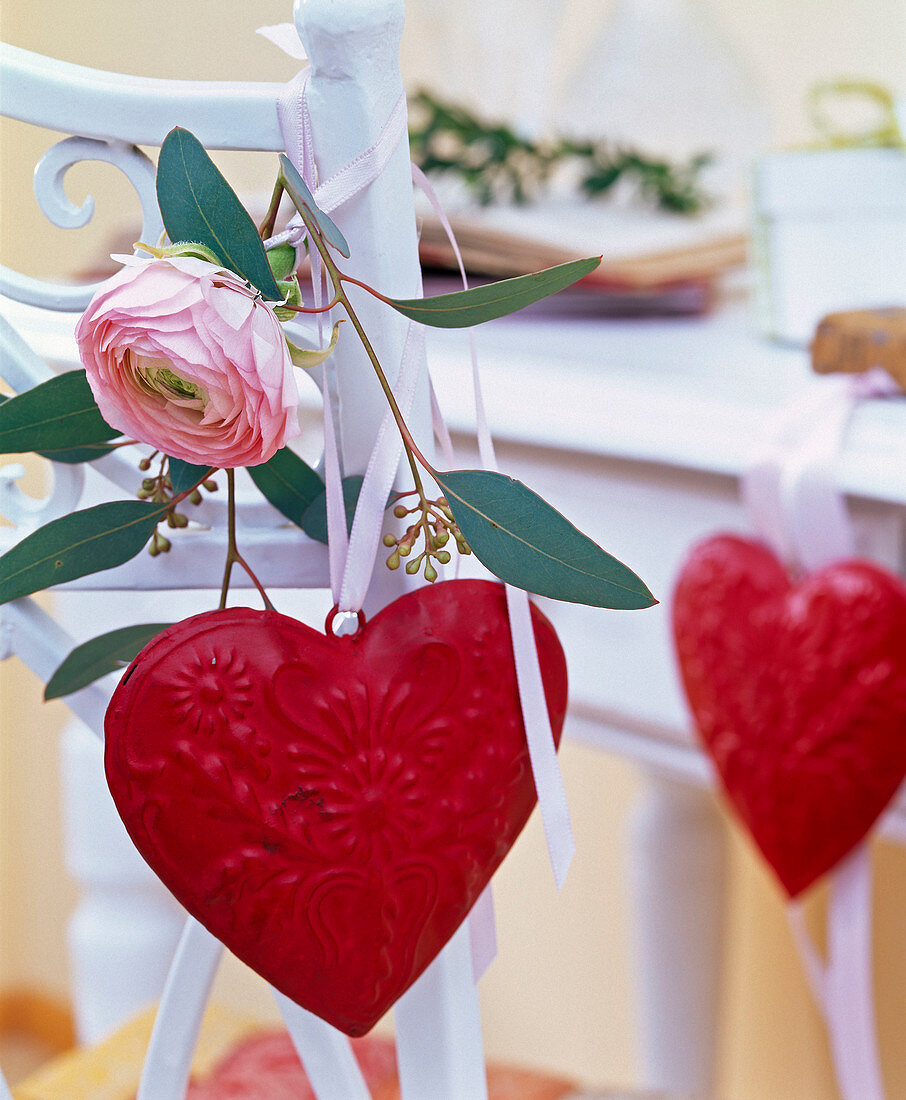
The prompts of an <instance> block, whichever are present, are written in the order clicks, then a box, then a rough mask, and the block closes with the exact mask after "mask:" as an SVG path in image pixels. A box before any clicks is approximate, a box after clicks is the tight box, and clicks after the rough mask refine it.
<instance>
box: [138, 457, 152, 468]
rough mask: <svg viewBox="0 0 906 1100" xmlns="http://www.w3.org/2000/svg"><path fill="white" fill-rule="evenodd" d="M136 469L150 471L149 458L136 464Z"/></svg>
mask: <svg viewBox="0 0 906 1100" xmlns="http://www.w3.org/2000/svg"><path fill="white" fill-rule="evenodd" d="M138 468H139V469H140V470H150V469H151V459H150V458H143V459H142V460H141V462H140V463H139V464H138Z"/></svg>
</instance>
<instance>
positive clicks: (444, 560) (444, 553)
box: [437, 550, 450, 565]
mask: <svg viewBox="0 0 906 1100" xmlns="http://www.w3.org/2000/svg"><path fill="white" fill-rule="evenodd" d="M437 560H438V561H439V562H440V564H441V565H449V563H450V551H449V550H440V551H439V552H438V554H437Z"/></svg>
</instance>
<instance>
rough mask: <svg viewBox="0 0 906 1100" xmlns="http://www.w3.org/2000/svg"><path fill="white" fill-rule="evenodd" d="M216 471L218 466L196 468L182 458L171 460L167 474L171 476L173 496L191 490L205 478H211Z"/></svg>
mask: <svg viewBox="0 0 906 1100" xmlns="http://www.w3.org/2000/svg"><path fill="white" fill-rule="evenodd" d="M216 469H217V467H216V466H195V465H194V464H193V463H191V462H183V460H182V459H181V458H171V459H170V461H169V466H168V467H167V472H168V473H169V475H170V484H171V485H172V486H173V495H174V496H179V494H180V493H184V492H185V491H186V489H191V488H192V486H193V485H197V484H198V482H199V481H201V479H202V478H203V477H210V476H211V474H213V473H214V471H215V470H216Z"/></svg>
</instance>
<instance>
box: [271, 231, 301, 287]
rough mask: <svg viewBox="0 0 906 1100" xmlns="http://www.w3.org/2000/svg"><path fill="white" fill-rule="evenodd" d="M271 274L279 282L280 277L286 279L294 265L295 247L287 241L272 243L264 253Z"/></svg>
mask: <svg viewBox="0 0 906 1100" xmlns="http://www.w3.org/2000/svg"><path fill="white" fill-rule="evenodd" d="M265 255H266V256H267V262H268V266H269V267H270V269H271V274H272V275H273V276H274V278H275V279H276V280H277V282H278V283H279V282H280V280H281V279H288V278H289V277H290V275H292V273H293V271H294V270H295V267H296V247H295V245H292V244H290V243H289V241H287V242H286V243H285V244H277V245H274V247H273V248H269V249H268V250H267V252H266V253H265Z"/></svg>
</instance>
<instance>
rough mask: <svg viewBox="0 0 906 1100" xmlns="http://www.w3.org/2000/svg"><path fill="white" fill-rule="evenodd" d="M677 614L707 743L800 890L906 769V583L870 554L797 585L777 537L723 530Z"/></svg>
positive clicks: (779, 869)
mask: <svg viewBox="0 0 906 1100" xmlns="http://www.w3.org/2000/svg"><path fill="white" fill-rule="evenodd" d="M673 624H674V634H675V638H676V648H677V654H678V657H679V664H680V669H681V672H682V678H683V683H684V686H685V689H686V695H687V697H688V700H689V704H690V707H691V709H692V713H693V715H694V717H695V721H696V723H697V725H698V730H699V734H700V736H701V739H702V742H703V743H704V746H705V748H706V749H707V751H708V752H709V753H710V755H711V756H712V758H713V760H714V763H715V764H716V766H717V770H718V772H719V774H720V777H721V780H722V781H723V785H724V787H725V789H726V793H727V795H728V796H729V798H730V801H731V802H732V804H733V806H734V807H735V809H736V811H737V813H738V814H739V816H740V817H741V818H742V820H743V822H744V824H745V825H746V827H747V828H748V830H749V832H750V833H751V835H752V837H753V838H754V840H755V841H756V843H757V844H758V846H759V848H760V849H761V851H762V853H763V854H764V856H765V858H766V859H767V860H768V862H769V863H770V864H771V866H772V867H773V868H774V870H775V871H776V873H777V875H778V877H779V878H780V881H781V882H782V883H783V885H784V887H785V888H786V890H787V892H788V893H789V895H790V896H791V897H795V896H796V895H797V894H799V893H801V892H802V891H803V890H805V889H806V888H807V887H808V886H810V885H811V884H812V883H813V882H814V881H815V880H816V879H818V878H819V877H820V876H821V875H822V874H824V873H825V872H826V871H828V870H829V869H830V868H832V867H833V866H834V865H835V864H836V863H837V862H838V861H839V860H840V859H842V857H843V856H845V855H846V854H847V852H849V851H850V850H851V849H852V848H853V847H854V846H855V845H856V844H858V843H859V841H860V840H862V838H863V837H864V836H865V835H866V834H867V832H868V831H869V829H870V828H871V826H872V824H873V823H874V821H875V820H876V819H877V817H878V816H879V814H880V813H881V812H882V811H883V809H884V807H885V806H886V805H887V804H888V802H889V801H890V800H891V798H892V797H893V795H894V794H895V793H896V790H897V788H898V787H899V785H900V783H901V781H902V780H903V777H904V776H906V586H904V585H903V583H902V581H900V580H899V578H897V577H895V576H893V575H892V574H890V573H888V572H886V571H885V570H883V569H881V568H879V567H878V566H876V565H873V564H872V563H870V562H866V561H841V562H836V563H834V564H832V565H829V566H827V567H825V568H824V569H822V570H820V571H819V572H816V573H814V574H812V575H811V576H810V577H808V578H806V579H805V580H804V581H802V582H801V583H799V584H793V583H792V582H791V581H790V579H789V577H788V576H787V573H786V570H785V569H784V568H783V566H782V565H781V563H780V562H779V561H778V560H777V558H776V557H775V556H774V555H773V554H772V553H771V551H770V550H768V549H767V548H766V547H765V546H762V545H760V544H758V543H754V542H750V541H748V540H745V539H741V538H736V537H734V536H718V537H716V538H712V539H709V540H708V541H706V542H704V543H702V544H701V545H700V546H698V547H696V548H695V549H694V550H693V551H692V553H691V555H690V557H689V559H688V561H687V563H686V565H685V567H684V568H683V570H682V573H681V575H680V578H679V582H678V584H677V587H676V592H675V595H674V604H673Z"/></svg>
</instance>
